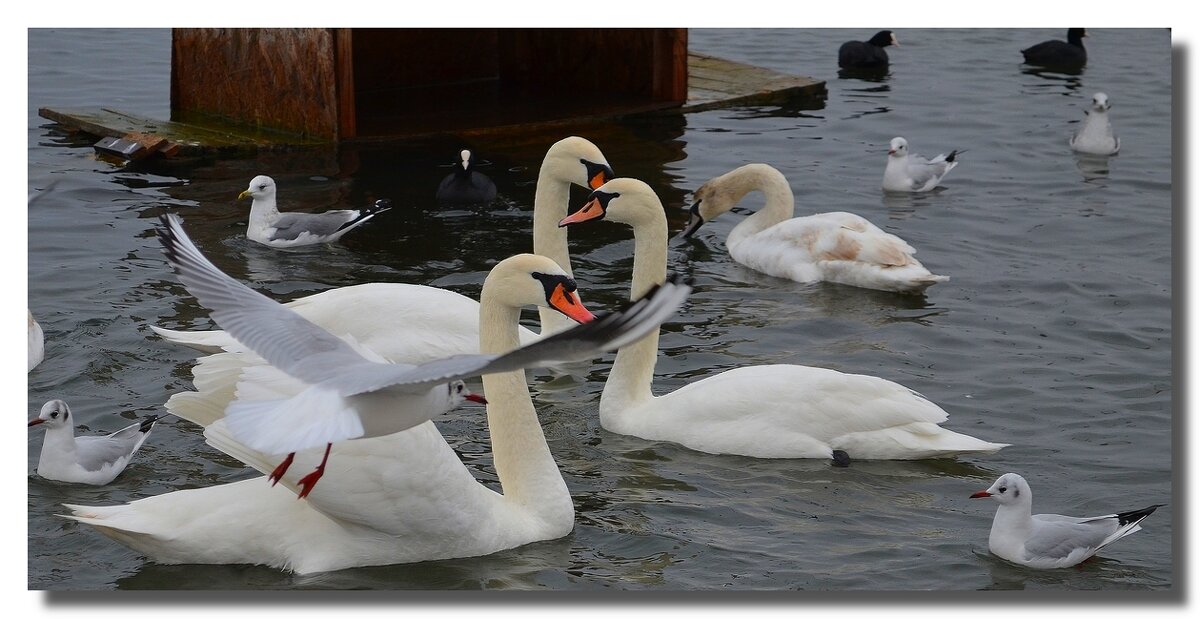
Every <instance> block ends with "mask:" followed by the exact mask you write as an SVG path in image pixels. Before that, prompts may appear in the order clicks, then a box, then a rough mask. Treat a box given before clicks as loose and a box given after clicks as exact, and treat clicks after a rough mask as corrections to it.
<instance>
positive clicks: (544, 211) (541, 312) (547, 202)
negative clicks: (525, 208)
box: [533, 162, 575, 335]
mask: <svg viewBox="0 0 1200 619" xmlns="http://www.w3.org/2000/svg"><path fill="white" fill-rule="evenodd" d="M547 165H548V163H546V162H543V163H542V169H541V171H540V172H539V173H538V181H537V189H536V190H535V191H534V193H533V253H535V254H539V255H542V256H545V257H547V258H549V259H551V260H553V261H555V262H557V263H558V266H560V267H562V270H564V271H566V272H567V275H569V276H572V277H574V275H572V273H571V254H570V250H569V249H568V247H567V229H566V228H559V227H558V222H559V221H562V218H564V217H566V216H567V208H568V206H569V202H570V200H571V184H570V183H567V182H564V181H561V180H557V179H556V178H554V173H553V172H552V171H550V170H548V169H546V168H547ZM538 320H539V321H540V323H541V325H542V334H543V335H547V334H550V333H557V332H559V331H562V330H564V329H569V328H571V327H573V326H574V325H575V323H573V322H571V320H570V319H569V318H567V317H566V316H563V315H562V314H560V313H558V312H556V311H554V310H552V309H550V308H547V307H539V308H538Z"/></svg>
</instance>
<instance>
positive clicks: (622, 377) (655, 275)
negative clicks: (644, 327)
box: [600, 205, 667, 428]
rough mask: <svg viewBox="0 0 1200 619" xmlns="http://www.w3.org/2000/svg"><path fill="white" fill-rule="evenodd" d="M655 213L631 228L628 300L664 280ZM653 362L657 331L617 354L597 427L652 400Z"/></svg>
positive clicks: (662, 234)
mask: <svg viewBox="0 0 1200 619" xmlns="http://www.w3.org/2000/svg"><path fill="white" fill-rule="evenodd" d="M658 213H659V215H658V216H657V217H655V218H653V220H650V221H646V222H644V223H641V224H637V225H634V227H633V240H634V250H633V285H632V287H631V289H630V294H629V298H630V299H636V298H640V297H641V296H643V295H645V294H646V292H647V291H649V290H650V288H652V287H654V286H656V285H658V284H661V283H663V281H664V280H666V278H667V217H666V214H665V213H664V212H663V210H662V206H661V205H659V206H658ZM657 361H658V329H655V330H654V331H653V332H652V333H650V335H647V336H646V337H644V338H642V339H640V340H638V341H636V342H634V343H632V344H628V345H626V346H625V347H624V348H622V349H621V350H619V351H617V358H616V359H615V360H614V361H613V365H612V370H611V371H610V372H609V374H608V380H607V381H606V382H605V383H604V392H603V393H602V394H601V395H600V422H601V425H603V426H605V427H610V428H614V427H619V425H620V416H621V415H622V414H624V413H627V412H630V411H631V410H632V409H633V408H634V407H636V406H637V405H639V404H642V403H644V402H648V401H650V400H652V399H654V395H653V393H651V391H650V385H651V383H652V382H653V380H654V365H655V364H656V363H657Z"/></svg>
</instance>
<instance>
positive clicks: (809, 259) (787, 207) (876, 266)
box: [682, 163, 949, 293]
mask: <svg viewBox="0 0 1200 619" xmlns="http://www.w3.org/2000/svg"><path fill="white" fill-rule="evenodd" d="M753 191H761V192H762V193H763V195H764V196H766V204H765V205H764V206H763V208H762V210H760V211H758V212H757V213H754V214H753V215H751V216H749V217H747V218H746V219H745V220H744V221H742V222H741V223H739V224H738V225H737V226H735V227H734V228H733V230H732V231H730V233H729V238H728V239H727V240H726V241H725V246H726V247H728V248H729V255H730V256H732V257H733V259H734V260H737V261H738V262H740V263H742V264H744V265H746V266H748V267H750V268H752V269H754V270H756V271H761V272H763V273H766V274H767V275H774V276H775V277H783V278H786V279H792V280H795V281H798V282H801V283H810V282H820V281H825V282H834V283H838V284H846V285H849V286H858V287H860V288H872V289H875V290H887V291H890V292H907V293H919V292H922V291H924V290H925V289H926V288H928V287H929V286H932V285H933V284H936V283H938V282H944V281H946V280H948V279H949V278H948V277H946V276H944V275H934V274H933V273H930V272H929V269H927V268H925V267H924V266H923V265H922V264H921V263H920V261H918V260H917V259H916V258H915V257H914V254H916V250H915V249H913V248H912V246H911V245H909V244H908V243H906V242H904V240H903V239H901V238H900V237H898V236H896V235H894V234H888V233H887V232H884V231H883V230H880V229H879V228H878V227H876V226H875V225H874V224H872V223H871V222H869V221H867V220H866V219H863V218H862V217H859V216H858V215H855V214H853V213H842V212H835V213H818V214H816V215H808V216H806V217H792V215H793V214H794V212H795V199H794V198H793V196H792V188H791V187H790V186H789V185H788V182H787V179H786V178H784V177H783V174H781V173H780V172H779V170H776V169H775V168H773V167H771V166H769V165H766V164H764V163H751V164H748V165H744V166H742V167H740V168H737V169H736V170H733V171H731V172H728V173H726V174H723V175H721V176H718V177H716V178H714V179H712V180H710V181H708V182H707V183H704V184H703V185H701V186H700V188H699V189H697V190H696V191H695V193H694V194H693V201H692V208H691V213H692V219H691V221H690V222H689V223H688V226H687V228H686V229H684V231H683V234H682V235H683V236H684V237H689V236H691V235H692V234H695V232H696V230H698V229H699V228H700V226H701V225H703V224H704V223H705V222H707V221H712V220H713V219H715V218H716V217H717V216H719V215H720V214H721V213H724V212H726V211H728V210H730V209H732V208H733V207H734V206H737V204H738V203H739V202H741V200H742V198H744V197H745V196H746V194H749V193H750V192H753Z"/></svg>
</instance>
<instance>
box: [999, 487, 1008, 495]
mask: <svg viewBox="0 0 1200 619" xmlns="http://www.w3.org/2000/svg"><path fill="white" fill-rule="evenodd" d="M1005 490H1007V488H1005V487H1003V486H1001V487H1000V494H1004V491H1005Z"/></svg>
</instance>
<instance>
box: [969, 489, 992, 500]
mask: <svg viewBox="0 0 1200 619" xmlns="http://www.w3.org/2000/svg"><path fill="white" fill-rule="evenodd" d="M990 496H992V493H990V492H988V491H987V490H980V491H979V492H976V493H975V494H972V495H971V498H972V499H983V498H987V497H990Z"/></svg>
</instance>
